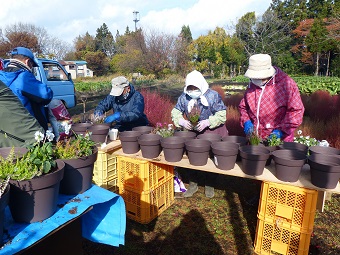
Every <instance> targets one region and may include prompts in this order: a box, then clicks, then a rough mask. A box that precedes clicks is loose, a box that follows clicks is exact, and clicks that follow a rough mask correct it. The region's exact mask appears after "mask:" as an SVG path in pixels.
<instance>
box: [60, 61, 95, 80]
mask: <svg viewBox="0 0 340 255" xmlns="http://www.w3.org/2000/svg"><path fill="white" fill-rule="evenodd" d="M59 63H60V64H61V65H63V66H64V67H65V69H66V71H67V72H69V73H70V74H71V76H72V79H76V78H78V77H93V71H92V70H91V69H89V68H87V62H86V61H83V60H79V61H76V60H75V61H64V60H59Z"/></svg>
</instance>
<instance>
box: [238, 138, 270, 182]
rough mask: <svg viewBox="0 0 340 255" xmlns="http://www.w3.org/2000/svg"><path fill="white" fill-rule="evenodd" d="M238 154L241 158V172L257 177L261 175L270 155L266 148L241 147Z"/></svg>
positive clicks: (254, 146) (255, 146)
mask: <svg viewBox="0 0 340 255" xmlns="http://www.w3.org/2000/svg"><path fill="white" fill-rule="evenodd" d="M239 152H240V155H241V158H242V167H241V170H242V171H243V172H244V173H245V174H248V175H253V176H257V175H261V174H262V173H263V170H264V167H265V165H266V161H267V159H268V158H269V155H270V151H269V150H268V149H266V147H264V146H258V145H243V146H240V148H239Z"/></svg>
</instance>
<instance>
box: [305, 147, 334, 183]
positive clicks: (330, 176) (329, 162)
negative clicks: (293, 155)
mask: <svg viewBox="0 0 340 255" xmlns="http://www.w3.org/2000/svg"><path fill="white" fill-rule="evenodd" d="M308 164H309V166H310V173H311V182H312V184H313V185H315V186H317V187H319V188H324V189H334V188H335V187H336V185H337V184H338V182H339V179H340V158H338V157H336V156H330V155H324V154H316V153H314V154H312V155H310V156H309V158H308Z"/></svg>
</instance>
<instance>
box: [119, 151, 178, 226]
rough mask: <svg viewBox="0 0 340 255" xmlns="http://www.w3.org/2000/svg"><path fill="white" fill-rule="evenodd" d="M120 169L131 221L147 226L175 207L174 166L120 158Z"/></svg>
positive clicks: (124, 196) (122, 187)
mask: <svg viewBox="0 0 340 255" xmlns="http://www.w3.org/2000/svg"><path fill="white" fill-rule="evenodd" d="M117 167H118V186H119V194H120V195H121V196H122V197H123V198H124V201H125V207H126V215H127V217H128V218H130V219H132V220H134V221H137V222H139V223H143V224H147V223H149V222H150V221H152V220H153V219H155V218H156V217H157V216H158V215H160V214H161V213H162V212H164V211H165V210H166V209H167V208H168V207H169V206H170V205H172V204H173V202H174V167H173V166H169V165H165V164H160V163H153V162H150V161H147V160H141V159H135V158H130V157H124V156H117Z"/></svg>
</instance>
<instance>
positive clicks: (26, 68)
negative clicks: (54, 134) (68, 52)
mask: <svg viewBox="0 0 340 255" xmlns="http://www.w3.org/2000/svg"><path fill="white" fill-rule="evenodd" d="M35 66H38V64H37V62H36V60H35V57H34V55H33V53H32V51H31V50H29V49H27V48H25V47H16V48H14V49H13V50H12V52H11V59H10V60H9V63H8V64H7V65H6V66H5V68H4V70H2V71H0V80H1V81H2V82H3V83H5V84H6V86H7V87H9V88H10V89H11V90H12V91H13V93H14V94H15V95H16V96H17V97H18V98H19V100H20V101H21V103H22V104H23V106H24V107H25V108H26V109H27V110H28V111H29V113H30V114H31V115H32V116H34V117H35V118H36V119H37V121H38V122H39V124H40V125H41V126H42V127H43V128H44V129H45V130H47V129H48V117H47V114H46V108H45V106H46V105H47V104H49V102H50V101H51V100H52V98H53V91H52V90H51V88H49V87H47V85H46V84H44V83H42V82H40V81H38V80H37V79H36V78H35V76H34V74H33V73H32V70H33V67H35Z"/></svg>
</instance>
